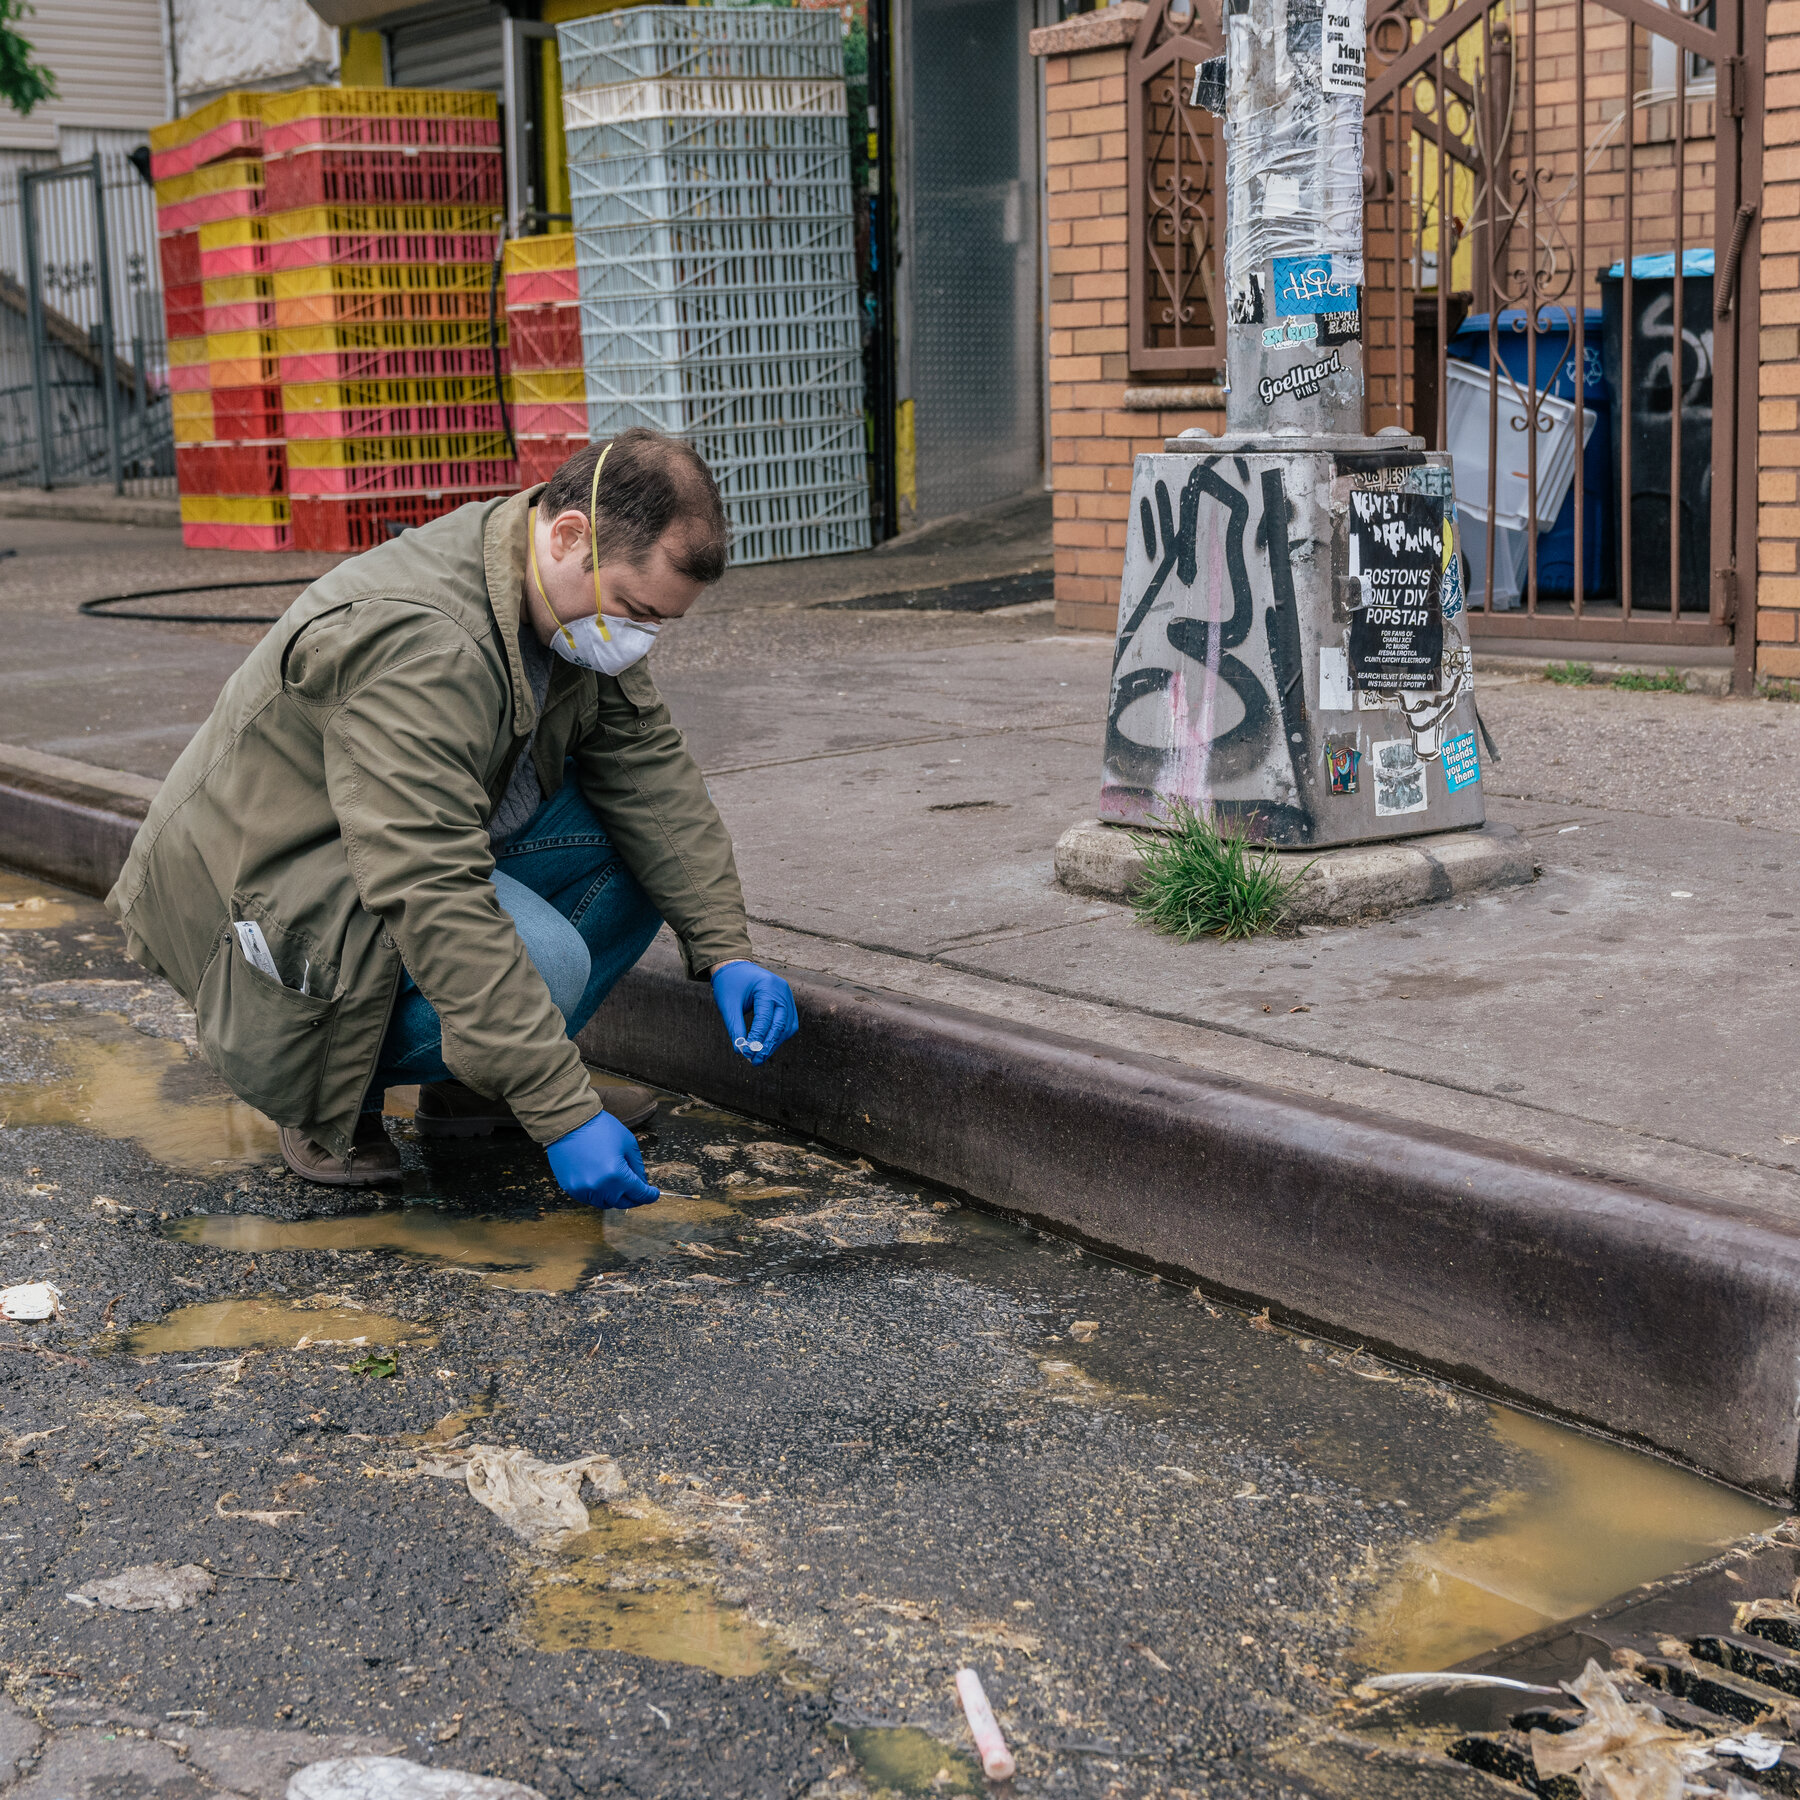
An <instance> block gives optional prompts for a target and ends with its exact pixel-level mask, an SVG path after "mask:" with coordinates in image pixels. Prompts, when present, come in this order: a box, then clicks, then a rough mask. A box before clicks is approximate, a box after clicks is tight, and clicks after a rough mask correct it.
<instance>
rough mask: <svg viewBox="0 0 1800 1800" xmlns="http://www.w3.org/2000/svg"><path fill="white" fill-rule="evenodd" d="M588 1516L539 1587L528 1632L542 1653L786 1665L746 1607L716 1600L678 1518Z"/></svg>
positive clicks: (710, 1665)
mask: <svg viewBox="0 0 1800 1800" xmlns="http://www.w3.org/2000/svg"><path fill="white" fill-rule="evenodd" d="M589 1518H590V1520H591V1524H590V1528H589V1529H588V1530H587V1531H584V1532H583V1533H582V1534H581V1535H580V1536H579V1537H574V1538H571V1539H569V1541H568V1542H567V1543H566V1544H564V1545H563V1546H562V1548H561V1549H560V1550H559V1551H558V1553H557V1560H556V1562H555V1563H554V1564H553V1565H552V1566H551V1567H550V1568H549V1569H547V1570H546V1571H544V1573H543V1574H541V1575H540V1576H539V1577H538V1578H537V1580H536V1581H535V1582H534V1583H533V1586H532V1590H531V1595H530V1598H529V1600H528V1602H527V1606H526V1614H525V1632H526V1635H527V1636H528V1637H529V1638H530V1640H531V1642H532V1643H533V1644H534V1645H535V1646H536V1647H537V1648H538V1649H539V1650H623V1651H626V1652H628V1653H630V1654H631V1655H633V1656H648V1657H653V1658H655V1660H657V1661H658V1662H679V1663H690V1664H692V1665H693V1666H694V1667H695V1668H699V1669H708V1670H710V1671H711V1672H712V1673H713V1674H714V1675H725V1676H737V1677H743V1676H750V1675H761V1674H764V1673H766V1672H767V1671H769V1670H771V1669H776V1668H779V1667H781V1666H783V1665H784V1664H787V1663H788V1662H790V1660H791V1659H790V1657H789V1656H788V1653H787V1652H786V1651H785V1650H783V1648H782V1647H781V1645H780V1644H779V1643H777V1642H776V1641H775V1639H774V1638H773V1637H772V1636H771V1635H770V1634H769V1633H768V1632H767V1631H765V1630H764V1629H762V1628H761V1627H760V1626H758V1625H756V1624H755V1623H754V1622H753V1621H752V1620H751V1618H750V1616H749V1614H748V1613H747V1612H746V1611H745V1610H744V1609H743V1608H742V1607H734V1606H727V1605H725V1604H724V1603H723V1602H722V1601H721V1600H720V1598H719V1595H718V1590H717V1589H716V1588H715V1587H714V1586H713V1585H712V1583H711V1582H710V1581H708V1580H706V1579H705V1575H706V1574H707V1572H708V1571H709V1570H710V1568H711V1557H710V1556H709V1554H708V1552H707V1551H706V1549H705V1548H704V1546H703V1544H702V1543H700V1541H699V1540H697V1539H691V1538H687V1537H685V1536H684V1535H683V1534H682V1533H681V1531H680V1529H679V1528H678V1527H677V1526H675V1524H674V1523H673V1521H671V1520H669V1519H668V1518H667V1517H666V1516H659V1515H657V1514H656V1513H654V1512H652V1513H651V1514H650V1515H649V1516H648V1517H645V1518H632V1517H630V1516H629V1515H627V1514H625V1513H621V1512H616V1511H614V1510H612V1509H611V1508H607V1507H602V1508H597V1509H595V1510H593V1511H592V1512H591V1513H590V1514H589Z"/></svg>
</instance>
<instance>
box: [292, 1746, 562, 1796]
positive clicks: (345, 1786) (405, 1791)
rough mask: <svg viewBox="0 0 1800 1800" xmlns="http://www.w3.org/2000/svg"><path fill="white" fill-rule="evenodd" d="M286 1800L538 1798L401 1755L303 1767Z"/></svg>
mask: <svg viewBox="0 0 1800 1800" xmlns="http://www.w3.org/2000/svg"><path fill="white" fill-rule="evenodd" d="M287 1800H544V1796H543V1795H542V1794H541V1793H540V1792H539V1791H538V1789H536V1788H534V1787H526V1786H525V1785H524V1783H522V1782H518V1781H501V1780H499V1779H497V1778H496V1777H495V1776H492V1775H470V1774H466V1773H465V1772H464V1771H463V1770H461V1769H428V1768H426V1766H425V1765H424V1764H423V1763H416V1762H408V1761H407V1759H406V1758H405V1757H403V1756H334V1757H332V1758H331V1759H330V1760H329V1761H327V1762H316V1763H308V1764H307V1766H306V1767H305V1768H304V1769H299V1770H296V1771H295V1773H294V1774H293V1775H292V1776H291V1777H290V1778H289V1781H288V1784H287Z"/></svg>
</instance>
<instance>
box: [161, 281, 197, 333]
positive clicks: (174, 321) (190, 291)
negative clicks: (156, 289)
mask: <svg viewBox="0 0 1800 1800" xmlns="http://www.w3.org/2000/svg"><path fill="white" fill-rule="evenodd" d="M163 323H164V325H165V327H166V328H167V335H168V336H170V337H172V338H186V337H205V336H206V289H205V287H204V286H203V285H202V284H201V283H200V282H198V281H184V282H183V283H182V284H181V286H180V287H166V288H164V289H163Z"/></svg>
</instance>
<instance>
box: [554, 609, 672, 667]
mask: <svg viewBox="0 0 1800 1800" xmlns="http://www.w3.org/2000/svg"><path fill="white" fill-rule="evenodd" d="M661 629H662V627H661V626H660V625H637V624H634V623H633V622H632V621H631V620H630V619H614V618H610V617H609V618H608V619H607V621H606V630H605V632H604V633H602V631H601V629H600V621H599V620H598V619H596V618H593V617H591V616H590V617H588V618H585V619H575V620H572V621H571V622H570V623H568V624H567V625H564V626H563V628H562V630H560V631H559V632H558V633H557V634H556V636H555V637H553V638H552V639H551V640H550V648H551V649H552V650H554V651H555V652H556V654H557V655H558V656H560V657H561V658H562V659H563V661H564V662H572V663H574V664H575V665H576V666H577V667H578V668H583V669H592V670H594V671H595V672H596V673H597V674H600V675H620V674H623V673H624V671H625V670H627V669H629V668H630V667H631V665H632V664H633V663H635V662H642V661H643V660H644V658H645V657H646V656H648V655H649V654H650V646H651V645H652V644H654V643H655V642H656V634H657V632H658V631H660V630H661Z"/></svg>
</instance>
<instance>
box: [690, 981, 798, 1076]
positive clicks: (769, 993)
mask: <svg viewBox="0 0 1800 1800" xmlns="http://www.w3.org/2000/svg"><path fill="white" fill-rule="evenodd" d="M712 991H713V999H714V1000H715V1001H716V1002H717V1003H718V1007H719V1014H720V1016H721V1017H722V1018H723V1019H724V1021H725V1029H726V1030H727V1031H728V1032H730V1033H731V1047H732V1048H733V1049H734V1050H735V1051H737V1053H738V1055H739V1056H741V1057H743V1059H744V1060H745V1061H746V1062H753V1063H761V1062H767V1061H768V1060H769V1058H770V1057H771V1056H773V1055H774V1054H775V1052H776V1051H777V1050H779V1049H780V1048H781V1046H782V1045H783V1044H785V1043H786V1042H787V1041H788V1039H789V1038H791V1037H792V1036H793V1035H794V1033H795V1032H796V1031H798V1030H799V1029H800V1010H799V1008H798V1007H796V1006H795V1005H794V990H793V989H792V988H791V987H789V986H788V984H787V983H786V982H785V981H783V980H782V979H781V977H780V976H779V975H776V974H773V973H771V972H770V971H769V970H768V969H765V968H763V967H762V966H761V964H759V963H753V962H728V963H720V964H719V966H718V967H717V968H716V969H714V970H713V972H712ZM746 1009H747V1010H748V1012H749V1014H750V1024H749V1026H748V1028H746V1027H745V1024H744V1014H745V1011H746Z"/></svg>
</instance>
